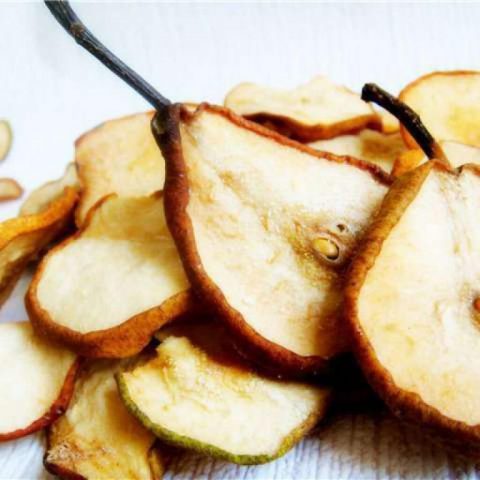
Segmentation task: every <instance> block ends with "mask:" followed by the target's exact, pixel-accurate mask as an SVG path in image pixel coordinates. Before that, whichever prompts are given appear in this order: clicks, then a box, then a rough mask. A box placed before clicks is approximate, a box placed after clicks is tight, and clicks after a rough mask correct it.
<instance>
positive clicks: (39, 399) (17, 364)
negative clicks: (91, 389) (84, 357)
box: [0, 322, 79, 441]
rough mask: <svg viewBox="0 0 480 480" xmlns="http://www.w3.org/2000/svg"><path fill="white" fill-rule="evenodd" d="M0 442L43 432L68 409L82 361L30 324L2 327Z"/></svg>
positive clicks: (0, 349) (0, 343)
mask: <svg viewBox="0 0 480 480" xmlns="http://www.w3.org/2000/svg"><path fill="white" fill-rule="evenodd" d="M0 362H1V364H2V369H1V370H0V388H1V391H2V395H1V396H0V441H7V440H12V439H15V438H20V437H24V436H25V435H29V434H30V433H33V432H36V431H38V430H41V429H42V428H44V427H46V426H47V425H49V424H50V423H52V422H53V421H54V420H55V419H56V418H58V417H59V416H60V415H62V414H63V412H64V411H65V410H66V408H67V406H68V403H69V401H70V398H71V396H72V394H73V389H74V384H75V377H76V374H77V371H78V367H79V362H78V360H76V357H75V355H74V354H73V353H71V352H69V351H68V350H65V349H62V348H59V347H58V345H54V344H51V343H50V342H49V341H48V340H46V339H44V338H39V337H37V336H36V335H35V334H34V332H33V330H32V326H31V325H30V324H29V323H28V322H18V323H16V322H15V323H1V324H0Z"/></svg>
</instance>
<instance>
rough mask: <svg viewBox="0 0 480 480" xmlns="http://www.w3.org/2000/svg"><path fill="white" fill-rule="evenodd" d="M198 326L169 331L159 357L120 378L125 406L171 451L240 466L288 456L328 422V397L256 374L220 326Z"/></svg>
mask: <svg viewBox="0 0 480 480" xmlns="http://www.w3.org/2000/svg"><path fill="white" fill-rule="evenodd" d="M195 320H196V321H195V322H189V323H186V324H183V325H180V326H175V325H173V326H172V327H171V328H170V329H168V327H167V329H168V332H167V333H163V332H162V337H163V338H164V340H163V341H162V342H161V344H160V345H159V346H158V348H157V351H156V356H155V357H154V358H152V359H149V360H146V361H145V362H143V363H141V364H140V365H139V366H137V367H135V368H133V369H132V370H130V371H126V372H124V373H121V374H119V375H118V376H117V381H118V384H119V388H120V393H121V395H122V398H123V400H124V402H125V404H126V405H127V407H128V408H129V409H130V411H131V412H132V413H133V414H134V415H135V416H137V418H138V419H139V420H140V421H141V422H142V423H143V424H144V425H145V426H146V427H147V428H149V429H150V430H151V431H152V432H154V433H155V434H156V435H157V436H158V437H159V438H161V439H162V440H164V441H166V442H168V443H171V444H173V445H177V446H180V447H184V448H189V449H193V450H197V451H199V452H202V453H206V454H208V455H212V456H215V457H219V458H223V459H226V460H228V461H231V462H234V463H240V464H258V463H265V462H269V461H271V460H274V459H275V458H278V457H279V456H281V455H283V454H285V453H286V452H287V451H288V450H289V449H290V448H292V447H293V445H295V443H297V442H298V441H299V440H300V439H301V438H302V437H303V436H304V435H305V434H306V433H307V432H308V431H309V430H310V429H311V428H312V427H313V426H314V425H315V424H316V423H317V422H318V421H319V420H320V419H321V418H322V417H323V416H324V414H325V411H326V406H327V403H328V398H329V393H330V392H329V390H328V389H326V388H321V387H317V386H313V385H307V384H302V383H295V382H284V381H280V380H270V379H268V378H266V377H262V376H260V375H258V374H256V373H255V372H254V371H253V370H251V369H250V368H249V367H247V366H246V365H245V364H244V363H242V362H241V361H240V359H239V358H238V357H237V356H236V355H235V353H234V351H233V350H232V348H231V346H230V344H229V343H228V341H227V339H228V334H227V333H226V332H225V331H224V330H223V328H222V327H221V326H218V325H215V324H214V323H212V322H204V321H202V320H200V319H199V320H197V319H195ZM165 337H166V338H165Z"/></svg>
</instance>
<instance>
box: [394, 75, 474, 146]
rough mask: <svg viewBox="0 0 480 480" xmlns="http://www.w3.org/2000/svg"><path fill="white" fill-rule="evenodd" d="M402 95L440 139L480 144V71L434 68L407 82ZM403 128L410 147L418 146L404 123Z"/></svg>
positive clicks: (402, 99)
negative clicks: (441, 70)
mask: <svg viewBox="0 0 480 480" xmlns="http://www.w3.org/2000/svg"><path fill="white" fill-rule="evenodd" d="M399 98H400V100H401V101H402V102H404V103H406V104H407V105H408V106H410V107H411V108H412V109H413V110H415V111H416V112H417V113H418V114H419V115H420V117H421V119H422V122H423V123H424V124H425V126H426V127H427V128H428V129H429V130H430V132H431V133H432V135H433V136H434V137H435V138H436V139H437V140H438V141H440V140H448V141H454V142H460V143H465V144H467V145H472V146H475V147H480V72H476V71H464V70H459V71H449V72H433V73H430V74H428V75H424V76H422V77H420V78H418V79H417V80H415V81H414V82H412V83H410V84H409V85H407V86H406V87H405V88H404V89H403V90H402V91H401V92H400V96H399ZM401 132H402V135H403V137H404V139H405V142H406V143H407V145H408V146H409V147H411V148H415V147H417V144H416V142H415V140H414V139H413V138H412V137H411V135H409V133H408V131H407V129H406V128H405V127H401Z"/></svg>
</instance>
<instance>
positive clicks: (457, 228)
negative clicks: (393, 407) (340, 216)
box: [358, 170, 480, 425]
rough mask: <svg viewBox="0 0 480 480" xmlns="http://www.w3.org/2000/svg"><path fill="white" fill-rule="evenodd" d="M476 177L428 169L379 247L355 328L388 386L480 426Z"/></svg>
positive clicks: (479, 182) (479, 194) (479, 187)
mask: <svg viewBox="0 0 480 480" xmlns="http://www.w3.org/2000/svg"><path fill="white" fill-rule="evenodd" d="M479 211H480V178H479V177H478V176H477V175H476V174H475V173H472V171H470V170H464V171H463V172H462V173H461V174H459V175H458V177H457V176H455V175H453V174H449V173H445V172H443V173H442V172H439V171H436V170H433V171H432V172H431V173H430V174H429V176H428V177H427V179H426V180H425V183H424V184H423V186H422V187H421V189H420V191H419V193H418V195H417V197H416V198H415V199H414V200H413V202H412V203H411V204H410V206H409V207H408V208H407V210H406V211H405V213H404V214H403V216H402V217H401V219H400V221H399V223H398V224H397V225H396V226H395V227H394V228H393V230H392V232H391V233H390V234H389V236H388V237H387V238H386V240H385V241H384V243H383V246H382V249H381V251H380V254H379V255H378V257H377V258H376V260H375V263H374V265H373V267H372V268H371V270H369V272H368V273H367V276H366V279H365V283H364V285H363V287H362V288H361V291H360V295H359V299H358V319H359V323H360V327H361V329H362V330H363V332H364V334H365V336H366V338H367V339H368V341H369V343H370V345H371V347H372V349H373V351H374V352H375V355H376V357H377V359H378V362H379V363H380V365H381V366H382V367H383V368H384V369H385V370H386V371H387V372H389V374H390V375H391V376H392V379H393V381H394V383H395V385H396V386H397V387H398V388H399V389H401V390H404V391H407V392H411V393H416V394H418V395H419V396H420V398H421V399H422V401H423V402H425V403H426V404H427V405H429V406H431V407H433V408H435V409H436V410H438V411H439V412H440V413H441V414H443V415H445V416H446V417H448V418H451V419H454V420H459V421H462V422H465V423H466V424H468V425H477V424H479V423H480V396H479V394H478V378H479V376H480V357H479V355H478V351H479V349H480V332H479V318H478V313H476V312H475V310H474V309H473V305H472V304H473V301H474V299H475V298H476V297H477V296H478V292H479V286H480V248H479V245H480V227H479V222H478V212H479Z"/></svg>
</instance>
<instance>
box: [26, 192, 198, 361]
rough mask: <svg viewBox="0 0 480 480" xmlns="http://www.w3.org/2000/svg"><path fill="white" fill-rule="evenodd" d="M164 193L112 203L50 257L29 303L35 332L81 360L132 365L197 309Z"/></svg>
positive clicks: (117, 199) (35, 280)
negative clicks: (165, 329) (154, 339)
mask: <svg viewBox="0 0 480 480" xmlns="http://www.w3.org/2000/svg"><path fill="white" fill-rule="evenodd" d="M188 288H189V286H188V282H187V279H186V277H185V275H184V272H183V269H182V265H181V263H180V260H179V259H178V255H177V253H176V249H175V245H174V243H173V241H172V239H171V237H170V234H169V232H168V229H167V226H166V223H165V217H164V213H163V200H162V195H161V194H160V193H157V194H154V195H152V196H149V197H130V198H129V197H116V196H114V195H113V196H110V197H107V198H106V199H104V200H103V201H101V202H99V203H98V204H97V205H96V206H95V207H94V208H93V209H92V210H91V211H90V213H89V216H88V217H87V220H86V222H85V224H84V226H83V227H82V229H81V230H80V231H79V232H78V233H77V234H75V235H74V236H73V237H71V238H69V239H67V240H65V241H64V242H62V243H61V244H59V245H58V246H56V247H55V248H54V249H52V250H51V251H50V252H49V253H48V254H47V255H46V256H45V257H44V259H43V260H42V262H41V264H40V266H39V268H38V269H37V271H36V273H35V275H34V278H33V280H32V283H31V285H30V288H29V290H28V293H27V296H26V306H27V309H28V312H29V315H30V318H31V320H32V322H33V323H34V325H35V327H36V328H37V329H38V330H39V331H42V332H45V333H46V334H48V335H49V336H51V337H53V338H56V339H57V340H58V341H61V342H63V343H65V344H66V345H68V346H69V347H70V348H72V349H74V350H75V351H77V352H78V353H80V354H82V355H85V356H91V357H111V358H119V357H128V356H130V355H133V354H135V353H137V352H139V351H140V350H141V349H142V348H143V347H144V346H145V345H146V344H147V343H148V342H149V341H150V338H151V336H152V335H153V333H154V332H155V331H156V330H157V329H158V328H160V327H161V326H162V325H163V324H165V323H166V322H167V321H169V320H170V319H172V318H174V317H176V316H178V315H180V314H181V313H183V312H185V311H186V310H188V309H189V308H190V307H191V303H192V301H191V297H190V294H189V292H188Z"/></svg>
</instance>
